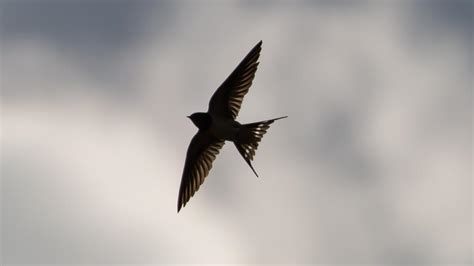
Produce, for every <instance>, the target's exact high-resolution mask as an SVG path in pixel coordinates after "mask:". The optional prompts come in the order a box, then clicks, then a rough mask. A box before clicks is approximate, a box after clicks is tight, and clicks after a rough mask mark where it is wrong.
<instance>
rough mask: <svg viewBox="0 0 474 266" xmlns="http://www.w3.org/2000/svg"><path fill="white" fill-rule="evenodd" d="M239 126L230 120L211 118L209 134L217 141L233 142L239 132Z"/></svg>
mask: <svg viewBox="0 0 474 266" xmlns="http://www.w3.org/2000/svg"><path fill="white" fill-rule="evenodd" d="M239 128H240V124H239V123H238V122H237V121H234V120H232V119H225V118H219V117H217V118H216V117H213V119H212V124H211V127H210V128H209V133H210V134H211V135H213V136H214V137H216V138H218V139H225V140H228V141H233V140H234V139H235V136H236V135H237V133H238V132H239Z"/></svg>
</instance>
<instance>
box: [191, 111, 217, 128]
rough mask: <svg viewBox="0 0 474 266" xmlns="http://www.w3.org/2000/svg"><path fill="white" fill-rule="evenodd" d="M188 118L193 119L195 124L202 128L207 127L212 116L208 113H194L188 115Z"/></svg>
mask: <svg viewBox="0 0 474 266" xmlns="http://www.w3.org/2000/svg"><path fill="white" fill-rule="evenodd" d="M188 118H189V119H191V121H193V123H194V125H195V126H197V127H198V128H199V129H202V130H206V129H208V128H209V127H210V126H211V123H212V118H211V116H210V115H209V114H208V113H194V114H192V115H190V116H188Z"/></svg>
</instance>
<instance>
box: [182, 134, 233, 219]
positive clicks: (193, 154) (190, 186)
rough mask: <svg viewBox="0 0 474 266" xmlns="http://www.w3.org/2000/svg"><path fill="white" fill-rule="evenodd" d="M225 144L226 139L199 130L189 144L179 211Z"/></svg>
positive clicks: (196, 188)
mask: <svg viewBox="0 0 474 266" xmlns="http://www.w3.org/2000/svg"><path fill="white" fill-rule="evenodd" d="M222 146H224V140H219V139H215V138H213V137H211V136H209V135H208V134H207V133H204V132H203V131H201V130H200V131H198V133H196V135H195V136H194V137H193V139H192V140H191V143H190V144H189V147H188V151H187V154H186V162H185V163H184V170H183V176H182V178H181V186H180V187H179V195H178V212H179V210H180V209H181V207H184V206H185V205H186V203H187V202H188V201H189V199H190V198H191V197H192V196H193V195H194V193H195V192H196V191H197V190H198V189H199V186H200V185H201V184H202V183H203V182H204V179H205V178H206V176H207V174H209V171H210V170H211V168H212V162H213V161H214V159H215V158H216V156H217V154H219V150H220V148H222Z"/></svg>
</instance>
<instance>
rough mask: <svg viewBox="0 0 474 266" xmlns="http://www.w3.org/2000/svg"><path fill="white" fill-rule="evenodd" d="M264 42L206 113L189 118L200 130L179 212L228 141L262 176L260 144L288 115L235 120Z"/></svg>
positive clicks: (188, 163)
mask: <svg viewBox="0 0 474 266" xmlns="http://www.w3.org/2000/svg"><path fill="white" fill-rule="evenodd" d="M261 50H262V41H260V42H259V43H257V45H255V47H254V48H253V49H252V50H250V52H249V53H248V54H247V56H245V58H244V59H243V60H242V62H240V64H239V65H238V66H237V68H235V70H234V71H233V72H232V73H231V74H230V75H229V77H227V79H226V80H225V81H224V82H223V83H222V85H221V86H220V87H219V88H218V89H217V90H216V92H215V93H214V95H212V97H211V100H210V102H209V108H208V111H207V112H206V113H204V112H198V113H193V114H192V115H190V116H188V117H189V118H190V119H191V121H192V122H193V123H194V125H196V127H198V128H199V130H198V132H197V133H196V135H194V137H193V139H192V140H191V143H190V144H189V147H188V151H187V153H186V161H185V163H184V170H183V176H182V177H181V185H180V187H179V195H178V212H179V211H180V210H181V208H182V207H184V206H186V203H187V202H188V201H189V199H190V198H191V197H192V196H193V195H194V193H195V192H196V191H197V190H198V189H199V186H200V185H201V184H202V183H203V182H204V179H205V178H206V176H207V175H208V174H209V171H210V170H211V168H212V163H213V161H214V159H215V158H216V156H217V154H218V153H219V150H220V149H221V148H222V146H224V143H225V141H231V142H233V143H234V145H235V147H236V148H237V150H238V151H239V153H240V154H241V155H242V157H243V158H244V160H245V161H246V162H247V164H248V165H249V166H250V168H251V169H252V171H253V172H254V173H255V175H256V176H257V177H258V174H257V172H255V169H254V168H253V166H252V163H251V161H252V160H253V158H254V156H255V151H256V150H257V148H258V144H259V142H260V141H261V140H262V137H263V135H264V134H265V133H266V132H267V130H268V128H269V127H270V124H272V123H273V122H274V121H276V120H278V119H282V118H286V117H287V116H282V117H278V118H274V119H269V120H265V121H260V122H255V123H250V124H240V123H239V122H237V121H236V120H235V119H236V117H237V115H238V113H239V110H240V106H241V105H242V100H243V99H244V96H245V94H247V92H248V91H249V88H250V86H251V85H252V81H253V78H254V77H255V72H256V71H257V66H258V64H259V62H258V58H259V56H260V51H261Z"/></svg>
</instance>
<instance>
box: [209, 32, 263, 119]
mask: <svg viewBox="0 0 474 266" xmlns="http://www.w3.org/2000/svg"><path fill="white" fill-rule="evenodd" d="M261 50H262V41H260V42H259V43H257V45H255V47H254V48H253V49H252V50H251V51H250V52H249V53H248V54H247V56H245V58H244V59H243V60H242V62H240V64H239V65H238V66H237V68H236V69H235V70H234V71H233V72H232V73H231V74H230V75H229V77H227V79H226V80H225V81H224V83H222V85H221V86H220V87H219V88H218V89H217V90H216V92H215V93H214V95H212V97H211V100H210V102H209V113H211V114H215V115H219V116H226V117H229V118H232V119H234V120H235V118H236V117H237V115H238V114H239V110H240V106H241V105H242V100H243V99H244V96H245V94H247V92H248V91H249V88H250V86H251V85H252V80H253V78H254V77H255V72H256V71H257V66H258V62H257V61H258V58H259V56H260V51H261Z"/></svg>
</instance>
